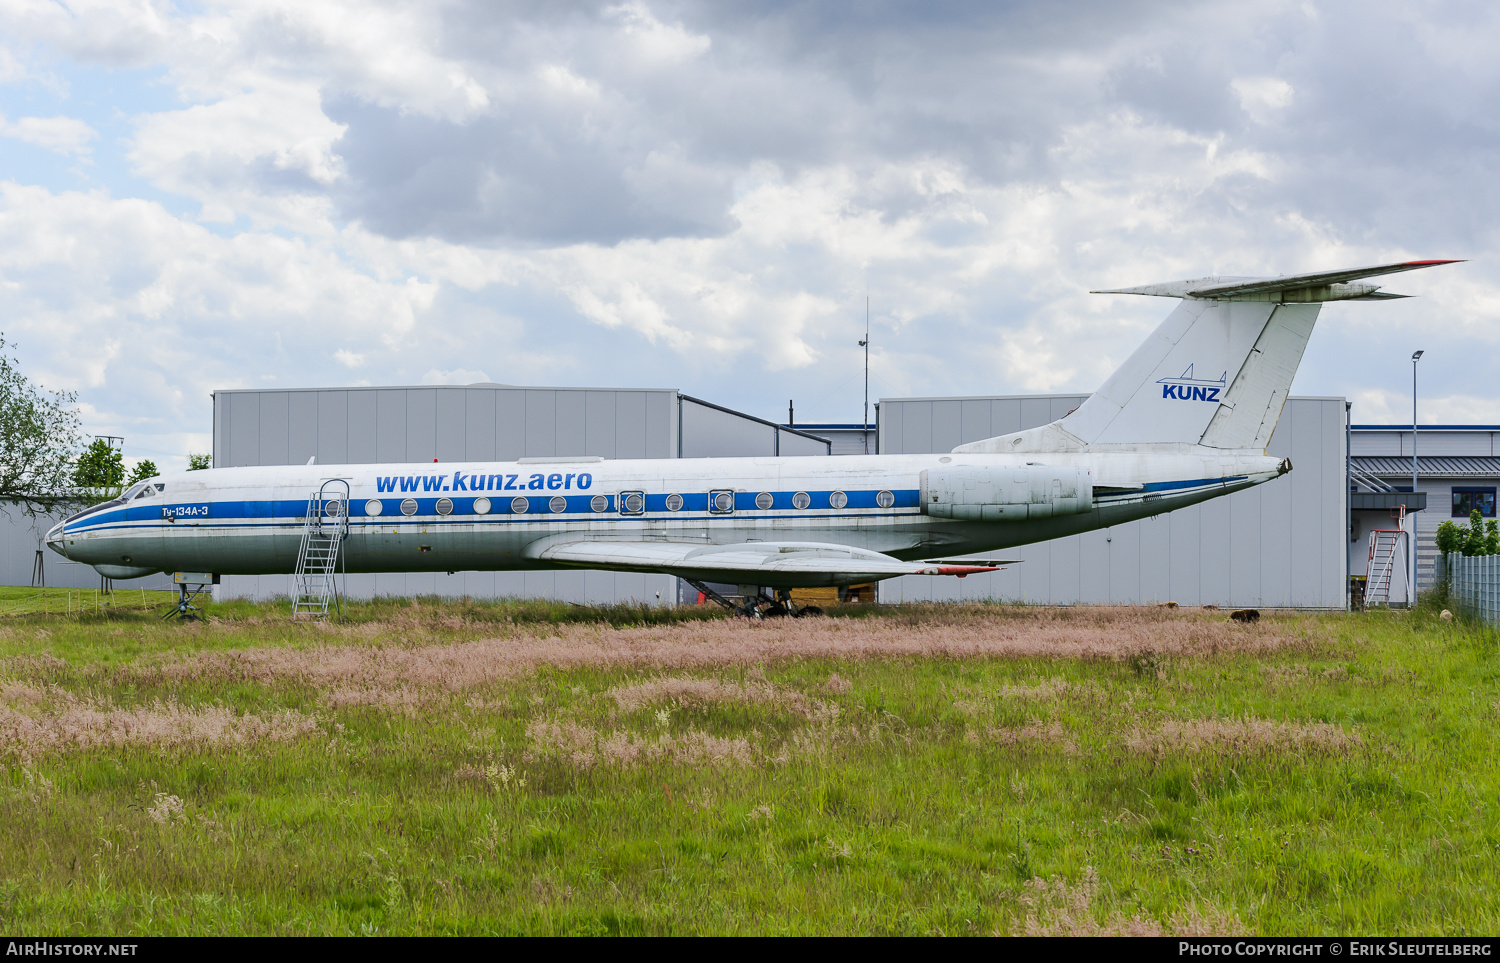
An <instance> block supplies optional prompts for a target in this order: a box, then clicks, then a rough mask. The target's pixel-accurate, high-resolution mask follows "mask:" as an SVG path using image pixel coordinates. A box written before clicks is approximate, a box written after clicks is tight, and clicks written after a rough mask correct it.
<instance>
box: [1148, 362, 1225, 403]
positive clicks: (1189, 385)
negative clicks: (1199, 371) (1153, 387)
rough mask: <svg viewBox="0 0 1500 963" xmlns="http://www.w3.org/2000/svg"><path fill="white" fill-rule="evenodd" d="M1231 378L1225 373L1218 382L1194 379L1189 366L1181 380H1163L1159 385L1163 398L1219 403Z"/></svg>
mask: <svg viewBox="0 0 1500 963" xmlns="http://www.w3.org/2000/svg"><path fill="white" fill-rule="evenodd" d="M1228 377H1229V372H1228V371H1225V372H1224V373H1223V374H1221V375H1219V380H1218V381H1206V380H1203V379H1201V378H1194V377H1193V366H1192V365H1188V366H1187V370H1186V371H1184V372H1183V373H1182V377H1180V378H1162V379H1161V380H1160V381H1158V382H1157V384H1159V385H1161V396H1162V397H1163V398H1175V399H1177V400H1178V401H1212V402H1215V403H1217V402H1218V401H1219V400H1220V399H1219V395H1220V394H1221V393H1223V391H1224V385H1225V382H1226V380H1227V379H1228Z"/></svg>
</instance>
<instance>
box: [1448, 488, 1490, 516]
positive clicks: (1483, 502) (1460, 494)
mask: <svg viewBox="0 0 1500 963" xmlns="http://www.w3.org/2000/svg"><path fill="white" fill-rule="evenodd" d="M1476 508H1477V509H1479V514H1481V515H1483V516H1484V517H1485V518H1494V517H1495V489H1493V488H1455V489H1453V517H1454V518H1468V517H1469V513H1470V512H1472V511H1474V509H1476Z"/></svg>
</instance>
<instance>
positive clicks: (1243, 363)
mask: <svg viewBox="0 0 1500 963" xmlns="http://www.w3.org/2000/svg"><path fill="white" fill-rule="evenodd" d="M1455 263H1458V262H1456V261H1448V260H1434V261H1400V262H1397V263H1394V264H1380V265H1376V266H1374V267H1364V268H1351V269H1348V270H1344V271H1315V272H1312V273H1309V274H1291V275H1281V276H1278V277H1270V278H1226V277H1213V278H1199V279H1197V280H1195V281H1171V282H1168V283H1165V284H1147V285H1144V286H1141V287H1134V288H1117V289H1114V290H1111V291H1096V292H1093V293H1095V294H1146V295H1154V296H1157V297H1167V298H1181V299H1182V300H1181V302H1180V303H1179V304H1178V305H1177V307H1176V309H1175V310H1173V311H1172V313H1171V314H1169V315H1167V318H1166V320H1165V321H1163V322H1162V323H1161V325H1160V326H1158V327H1157V329H1156V330H1155V331H1154V332H1152V334H1151V336H1150V337H1149V338H1147V339H1146V341H1145V343H1144V344H1142V345H1141V346H1140V347H1138V348H1137V349H1136V350H1135V353H1134V354H1132V355H1131V356H1130V357H1129V359H1127V360H1126V362H1125V363H1124V364H1123V365H1121V366H1120V368H1119V370H1117V371H1116V372H1115V373H1114V374H1112V375H1110V377H1109V379H1108V380H1107V381H1105V382H1104V384H1103V386H1101V387H1100V388H1099V390H1098V391H1096V392H1094V393H1093V394H1092V395H1090V396H1089V397H1088V399H1087V400H1086V401H1084V403H1083V404H1081V405H1079V406H1078V407H1077V408H1076V409H1074V410H1073V411H1072V412H1070V413H1069V414H1067V415H1066V416H1064V417H1063V418H1061V419H1059V420H1058V421H1054V422H1052V423H1051V424H1049V425H1043V426H1041V427H1040V428H1031V429H1028V430H1026V431H1020V432H1016V433H1014V434H1010V435H1001V436H999V437H996V438H987V439H985V440H984V441H977V442H973V443H972V444H968V445H961V446H959V447H958V448H955V449H954V451H956V452H1053V451H1106V450H1142V449H1150V448H1157V449H1161V448H1182V447H1185V446H1199V445H1201V446H1205V447H1208V448H1219V449H1237V450H1247V449H1248V450H1255V449H1259V450H1264V449H1265V447H1266V445H1267V444H1269V443H1270V441H1271V433H1272V432H1273V431H1275V430H1276V423H1277V421H1278V420H1280V418H1281V408H1282V405H1284V404H1285V403H1286V396H1287V392H1289V391H1290V390H1291V386H1292V379H1293V378H1294V377H1295V376H1296V374H1297V366H1298V365H1299V364H1301V362H1302V352H1303V350H1304V349H1305V348H1306V347H1307V340H1308V338H1309V337H1311V336H1312V330H1313V325H1314V324H1315V323H1316V322H1317V319H1318V311H1319V310H1320V308H1321V307H1322V302H1324V301H1373V300H1385V299H1388V298H1395V297H1402V296H1403V295H1399V294H1386V293H1384V292H1382V291H1380V289H1379V287H1378V286H1377V285H1373V284H1356V283H1353V282H1356V281H1358V280H1360V279H1362V278H1370V277H1378V276H1380V275H1384V274H1398V273H1400V272H1403V271H1415V270H1418V269H1420V268H1426V267H1435V266H1437V265H1439V264H1455ZM1195 371H1196V372H1199V374H1198V375H1197V376H1196V377H1195V376H1194V372H1195ZM1219 372H1223V373H1222V374H1219ZM1215 375H1217V378H1215Z"/></svg>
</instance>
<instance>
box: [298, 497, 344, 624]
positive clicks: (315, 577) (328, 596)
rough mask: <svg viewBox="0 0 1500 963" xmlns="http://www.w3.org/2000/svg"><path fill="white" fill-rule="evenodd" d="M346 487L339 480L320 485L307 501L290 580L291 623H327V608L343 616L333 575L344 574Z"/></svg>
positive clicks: (342, 604)
mask: <svg viewBox="0 0 1500 963" xmlns="http://www.w3.org/2000/svg"><path fill="white" fill-rule="evenodd" d="M348 506H349V484H348V483H347V482H345V481H342V480H340V479H333V480H330V481H326V482H324V483H323V487H322V488H320V489H318V490H317V491H315V492H313V493H312V494H311V495H310V496H309V497H308V499H307V516H306V517H305V519H304V520H303V524H302V545H301V547H299V548H298V549H297V571H296V574H294V575H293V576H292V621H294V622H295V621H297V620H298V619H312V620H315V621H319V622H326V621H328V610H329V608H330V607H333V608H334V609H336V611H337V612H338V614H339V615H340V616H342V615H343V613H344V603H343V593H342V592H340V591H339V585H338V582H337V580H336V576H337V575H343V574H346V573H345V570H344V564H343V562H344V553H343V551H342V549H343V545H344V536H346V535H348V534H349V508H348Z"/></svg>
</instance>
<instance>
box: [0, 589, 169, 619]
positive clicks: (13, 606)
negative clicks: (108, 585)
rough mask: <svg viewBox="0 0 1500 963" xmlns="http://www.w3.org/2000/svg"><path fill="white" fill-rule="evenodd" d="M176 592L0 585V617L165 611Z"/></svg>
mask: <svg viewBox="0 0 1500 963" xmlns="http://www.w3.org/2000/svg"><path fill="white" fill-rule="evenodd" d="M176 600H177V593H176V592H159V591H154V590H153V591H147V590H145V589H129V588H117V589H115V590H114V591H112V592H103V591H100V590H99V589H87V588H57V587H51V588H26V587H24V586H12V585H0V617H4V616H13V615H62V616H69V615H90V614H97V613H99V612H102V611H105V610H114V611H117V612H124V611H132V612H146V611H151V610H156V611H158V612H162V611H165V610H166V609H167V608H169V607H170V606H171V605H172V604H173V603H174V602H175V601H176Z"/></svg>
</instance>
